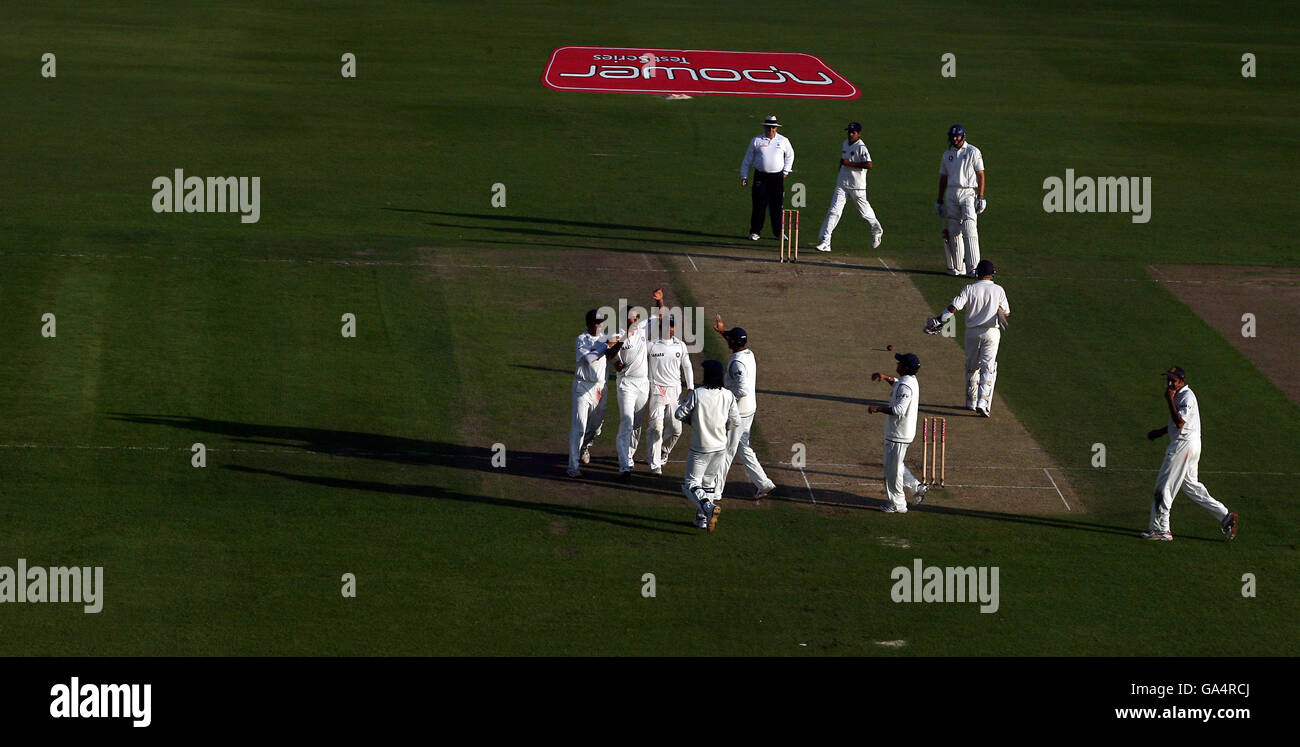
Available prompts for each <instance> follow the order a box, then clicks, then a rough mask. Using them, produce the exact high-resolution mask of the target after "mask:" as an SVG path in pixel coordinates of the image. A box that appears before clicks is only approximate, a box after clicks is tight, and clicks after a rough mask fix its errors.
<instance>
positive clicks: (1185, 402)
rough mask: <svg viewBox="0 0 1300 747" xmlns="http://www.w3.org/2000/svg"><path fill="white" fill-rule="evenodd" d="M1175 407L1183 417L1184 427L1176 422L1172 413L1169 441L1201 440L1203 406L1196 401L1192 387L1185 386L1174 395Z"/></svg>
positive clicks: (1179, 415)
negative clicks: (1180, 426)
mask: <svg viewBox="0 0 1300 747" xmlns="http://www.w3.org/2000/svg"><path fill="white" fill-rule="evenodd" d="M1174 408H1175V409H1177V410H1178V417H1180V418H1182V419H1183V427H1182V428H1179V427H1178V424H1177V423H1175V422H1174V418H1173V416H1172V415H1171V416H1170V417H1169V441H1170V443H1172V442H1174V441H1199V440H1200V439H1201V406H1200V405H1199V404H1198V403H1197V402H1196V395H1195V394H1192V388H1191V387H1189V386H1184V387H1183V388H1182V389H1179V390H1178V393H1177V394H1175V395H1174Z"/></svg>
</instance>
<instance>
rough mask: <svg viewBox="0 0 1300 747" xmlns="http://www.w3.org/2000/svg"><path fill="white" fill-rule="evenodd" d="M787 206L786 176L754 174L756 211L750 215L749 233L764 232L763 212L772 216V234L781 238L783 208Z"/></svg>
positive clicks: (776, 173) (779, 174)
mask: <svg viewBox="0 0 1300 747" xmlns="http://www.w3.org/2000/svg"><path fill="white" fill-rule="evenodd" d="M784 205H785V175H784V174H782V173H781V172H780V171H777V172H774V173H771V174H768V173H764V172H762V171H755V172H754V210H753V211H752V212H751V213H750V214H749V232H750V233H758V234H761V233H762V232H763V210H767V213H768V215H770V216H772V233H774V234H775V235H776V237H777V238H780V237H781V208H782V207H784Z"/></svg>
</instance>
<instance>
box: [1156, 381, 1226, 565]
mask: <svg viewBox="0 0 1300 747" xmlns="http://www.w3.org/2000/svg"><path fill="white" fill-rule="evenodd" d="M1165 403H1166V404H1167V405H1168V407H1169V423H1168V424H1167V425H1165V427H1163V428H1157V429H1155V430H1153V431H1151V432H1149V433H1147V438H1148V439H1150V440H1152V441H1154V440H1156V439H1157V438H1160V437H1161V436H1163V435H1165V434H1166V433H1168V434H1169V448H1167V449H1165V461H1164V463H1163V464H1161V465H1160V474H1159V475H1158V476H1157V477H1156V490H1155V498H1154V500H1152V502H1151V524H1150V526H1149V527H1148V529H1147V531H1145V532H1142V533H1141V534H1140V535H1139V536H1140V537H1142V539H1148V540H1155V541H1157V542H1170V541H1172V540H1173V539H1174V535H1173V532H1172V531H1170V529H1169V509H1170V507H1171V506H1172V505H1173V503H1174V495H1176V494H1177V493H1178V491H1179V489H1180V488H1181V489H1182V491H1183V492H1184V493H1186V494H1187V497H1188V498H1191V499H1192V500H1194V501H1196V502H1197V503H1199V504H1200V505H1201V506H1202V507H1203V508H1205V509H1206V510H1207V511H1209V512H1210V513H1212V514H1214V518H1216V519H1218V520H1219V529H1220V530H1221V531H1222V532H1223V536H1224V537H1225V538H1226V539H1229V540H1231V539H1232V538H1234V537H1236V536H1237V514H1235V513H1233V512H1231V511H1229V510H1228V509H1227V507H1226V506H1224V505H1223V504H1222V503H1219V502H1218V501H1216V500H1215V499H1214V498H1213V497H1211V496H1210V491H1209V490H1207V489H1206V488H1205V485H1204V484H1202V483H1201V482H1200V481H1199V480H1198V479H1197V476H1196V468H1197V466H1198V464H1199V463H1200V461H1201V409H1200V406H1199V405H1198V404H1197V402H1196V395H1195V394H1193V393H1192V389H1191V387H1189V386H1187V374H1186V373H1184V372H1183V369H1181V368H1179V367H1178V366H1173V367H1172V368H1170V369H1169V370H1168V371H1166V372H1165Z"/></svg>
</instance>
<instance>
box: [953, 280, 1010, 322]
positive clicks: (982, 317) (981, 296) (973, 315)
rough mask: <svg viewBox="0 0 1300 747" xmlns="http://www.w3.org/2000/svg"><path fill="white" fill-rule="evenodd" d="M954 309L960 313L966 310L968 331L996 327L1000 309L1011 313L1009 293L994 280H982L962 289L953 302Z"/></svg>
mask: <svg viewBox="0 0 1300 747" xmlns="http://www.w3.org/2000/svg"><path fill="white" fill-rule="evenodd" d="M952 307H953V308H954V309H957V310H958V311H961V310H962V309H966V329H971V328H973V327H992V326H994V325H996V324H997V323H998V309H999V308H1001V309H1002V310H1003V311H1005V312H1006V313H1008V314H1010V313H1011V304H1010V303H1008V302H1007V292H1006V291H1005V290H1002V286H1000V285H998V284H997V283H995V282H993V281H992V280H980V281H979V282H977V283H971V284H970V285H968V286H966V287H965V288H962V289H961V293H958V294H957V297H956V298H954V299H953V300H952ZM967 307H969V308H967Z"/></svg>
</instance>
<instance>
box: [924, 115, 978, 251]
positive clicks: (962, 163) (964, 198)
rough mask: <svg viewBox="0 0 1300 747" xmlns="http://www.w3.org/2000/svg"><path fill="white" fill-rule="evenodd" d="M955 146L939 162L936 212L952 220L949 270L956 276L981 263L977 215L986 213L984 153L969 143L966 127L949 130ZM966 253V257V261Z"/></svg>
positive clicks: (954, 126) (950, 139) (953, 127)
mask: <svg viewBox="0 0 1300 747" xmlns="http://www.w3.org/2000/svg"><path fill="white" fill-rule="evenodd" d="M948 142H949V144H950V145H951V146H952V147H950V148H948V150H947V151H945V152H944V154H943V157H942V158H941V159H940V161H939V199H938V201H937V202H935V203H934V211H935V212H936V213H938V214H939V215H946V216H947V217H948V235H949V241H950V248H951V251H952V254H953V257H952V258H951V259H950V261H949V265H950V267H949V269H950V271H953V274H954V275H962V274H965V272H966V270H965V268H970V273H971V277H975V274H974V273H975V266H976V265H978V264H979V261H980V240H979V232H978V231H977V230H976V228H975V216H977V215H979V214H980V213H983V212H984V209H985V208H986V207H987V206H988V202H987V201H986V200H985V199H984V154H983V153H981V152H980V149H979V148H976V147H975V146H973V145H971V144H970V143H968V142H966V128H965V127H962V126H961V125H959V124H956V125H953V126H952V127H951V128H950V129H949V130H948ZM963 254H964V255H965V258H964V259H963Z"/></svg>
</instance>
